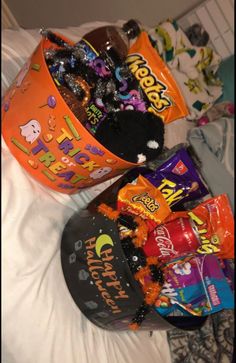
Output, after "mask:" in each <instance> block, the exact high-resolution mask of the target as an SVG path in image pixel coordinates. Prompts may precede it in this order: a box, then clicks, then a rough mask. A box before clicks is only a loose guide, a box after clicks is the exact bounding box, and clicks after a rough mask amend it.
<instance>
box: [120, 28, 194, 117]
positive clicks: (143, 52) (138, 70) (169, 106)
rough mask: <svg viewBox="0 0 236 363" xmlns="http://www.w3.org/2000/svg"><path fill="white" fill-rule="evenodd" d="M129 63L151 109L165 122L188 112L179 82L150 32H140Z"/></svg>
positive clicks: (131, 51) (128, 60)
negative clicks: (155, 47) (159, 53)
mask: <svg viewBox="0 0 236 363" xmlns="http://www.w3.org/2000/svg"><path fill="white" fill-rule="evenodd" d="M126 63H127V64H128V66H129V68H130V70H131V72H132V73H133V74H134V76H135V77H136V79H137V80H138V81H139V83H140V86H141V88H142V89H143V91H144V92H145V94H146V96H147V99H148V101H149V104H150V106H149V107H148V111H150V112H153V113H154V114H156V115H157V116H161V117H163V121H164V123H166V124H167V123H169V122H171V121H174V120H176V119H179V118H182V117H185V116H186V115H188V109H187V106H186V104H185V101H184V98H183V97H182V95H181V92H180V90H179V88H178V85H177V83H176V82H175V80H174V78H173V76H172V74H171V72H170V70H169V69H168V67H167V66H166V64H165V63H164V61H163V60H162V59H161V57H160V56H159V55H158V53H157V52H156V50H155V49H154V48H153V46H152V44H151V42H150V39H149V37H148V34H147V32H145V31H143V32H141V34H140V35H139V36H138V38H137V40H136V41H135V43H134V44H133V45H132V46H131V48H130V49H129V55H128V57H127V60H126Z"/></svg>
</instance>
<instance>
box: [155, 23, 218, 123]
mask: <svg viewBox="0 0 236 363" xmlns="http://www.w3.org/2000/svg"><path fill="white" fill-rule="evenodd" d="M149 35H150V36H151V38H152V39H153V41H154V46H155V48H156V49H157V51H158V53H159V55H160V56H161V57H162V59H163V60H164V61H165V62H166V64H167V66H168V67H169V69H170V71H171V73H172V75H173V76H174V78H175V80H176V82H177V84H178V85H179V87H180V89H181V91H182V94H183V96H184V98H185V101H186V104H187V107H188V109H189V115H188V116H187V119H188V120H194V119H198V118H200V117H201V116H202V115H203V114H204V113H205V112H206V111H207V110H208V109H210V108H211V106H212V105H213V104H214V102H215V101H216V100H217V99H218V98H219V97H220V96H221V94H222V83H221V81H220V80H219V79H218V77H217V76H216V72H217V70H218V68H219V64H220V62H221V58H220V56H219V55H218V54H216V53H215V51H213V50H212V49H211V48H210V47H207V46H205V47H199V46H193V45H192V44H191V42H190V41H189V39H188V38H187V36H186V34H185V33H184V32H183V30H182V29H181V28H180V27H179V26H178V24H177V22H176V21H171V20H168V21H165V22H163V23H161V24H159V25H158V26H157V27H156V28H155V29H152V30H150V31H149Z"/></svg>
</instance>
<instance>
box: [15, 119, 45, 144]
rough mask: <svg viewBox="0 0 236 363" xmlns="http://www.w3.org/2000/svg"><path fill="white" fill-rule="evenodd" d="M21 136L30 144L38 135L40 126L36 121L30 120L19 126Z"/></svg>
mask: <svg viewBox="0 0 236 363" xmlns="http://www.w3.org/2000/svg"><path fill="white" fill-rule="evenodd" d="M20 129H21V136H23V137H25V139H26V141H27V142H29V143H30V144H32V143H33V142H34V141H35V140H36V139H37V138H38V137H39V135H40V132H41V126H40V123H39V122H38V121H37V120H30V121H29V122H27V124H25V125H23V126H20Z"/></svg>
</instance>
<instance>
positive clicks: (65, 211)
mask: <svg viewBox="0 0 236 363" xmlns="http://www.w3.org/2000/svg"><path fill="white" fill-rule="evenodd" d="M110 183H111V181H109V182H106V183H103V184H102V185H100V187H94V188H91V189H90V190H87V191H84V192H81V193H80V194H77V195H74V196H73V197H71V196H68V195H65V194H59V193H57V192H54V191H51V190H50V189H47V188H46V187H44V186H42V185H41V184H39V183H38V182H37V181H35V180H34V179H32V178H31V177H30V176H29V175H28V174H27V173H26V172H25V171H24V169H22V168H21V166H20V165H19V164H18V162H17V161H16V160H15V158H14V157H13V156H12V155H11V154H10V153H9V150H8V148H7V146H6V145H5V143H4V141H3V142H2V197H3V198H2V225H3V229H2V328H3V329H2V348H3V349H2V350H3V352H2V361H3V363H94V362H96V363H134V362H135V363H144V362H147V363H157V362H160V363H170V362H171V359H170V351H169V346H168V342H167V337H166V332H164V331H155V332H154V333H153V336H152V337H150V336H149V332H142V331H140V332H137V333H135V332H128V331H127V332H109V331H106V330H102V329H100V328H98V327H96V326H95V325H93V324H92V323H90V322H89V320H87V319H86V318H85V317H84V316H83V315H82V313H81V312H80V311H79V309H78V308H77V306H76V305H75V303H74V301H73V300H72V298H71V296H70V294H69V292H68V290H67V287H66V284H65V281H64V277H63V274H62V269H61V263H60V240H61V233H62V231H63V228H64V225H65V223H66V221H67V220H68V219H69V218H70V216H71V215H72V214H73V213H74V211H76V210H77V209H78V208H80V207H83V206H85V205H86V204H87V203H88V201H89V200H90V199H91V198H92V197H94V196H95V195H96V194H97V193H98V192H99V191H100V189H101V190H102V189H104V187H106V186H108V184H110ZM105 184H106V185H105Z"/></svg>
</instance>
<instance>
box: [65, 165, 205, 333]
mask: <svg viewBox="0 0 236 363" xmlns="http://www.w3.org/2000/svg"><path fill="white" fill-rule="evenodd" d="M146 171H147V169H145V168H137V169H135V170H132V171H130V172H129V173H127V174H126V175H124V176H123V177H122V178H120V179H119V180H118V181H116V182H115V183H114V184H113V185H111V186H110V187H109V188H108V189H106V190H105V191H104V192H103V193H101V194H100V195H99V196H98V197H97V198H95V199H94V200H93V201H92V202H91V203H90V204H89V205H88V207H87V209H84V210H82V211H80V212H78V213H75V214H74V215H73V216H72V217H71V219H70V220H69V221H68V223H67V224H66V226H65V229H64V231H63V235H62V243H61V262H62V269H63V273H64V276H65V280H66V284H67V286H68V289H69V292H70V294H71V295H72V298H73V299H74V301H75V303H76V304H77V306H78V307H79V309H80V310H81V311H82V312H83V313H84V315H85V316H86V317H87V318H88V319H89V320H90V321H91V322H93V323H94V324H96V325H97V326H99V327H101V328H104V329H108V330H128V324H129V323H130V322H131V320H132V318H133V317H134V315H135V313H136V310H137V309H138V308H139V307H140V305H141V304H142V302H143V293H142V290H141V288H140V286H139V285H138V283H137V282H136V281H135V279H134V278H133V275H132V273H131V271H130V269H129V266H128V263H127V261H126V257H125V255H124V252H123V249H122V246H121V243H120V239H119V233H118V230H117V226H116V223H115V222H113V221H111V220H110V219H108V218H106V217H104V216H103V215H101V214H100V213H98V212H97V206H98V205H99V204H100V203H101V202H104V203H106V204H108V205H110V206H112V207H115V204H116V198H117V192H118V190H119V189H120V188H121V187H122V186H123V185H124V184H126V183H127V182H129V181H131V180H132V179H133V178H134V177H136V176H137V175H138V174H140V173H141V174H145V172H146ZM205 320H206V318H205V317H195V316H191V317H186V316H185V317H183V316H173V317H167V318H164V317H162V316H160V315H159V314H158V313H157V312H156V311H155V310H154V309H153V310H151V312H150V313H148V314H147V316H146V318H145V320H144V322H143V323H142V324H141V327H140V329H142V330H168V329H172V328H174V327H177V328H181V329H187V330H193V329H197V328H200V327H201V326H202V324H203V323H204V322H205Z"/></svg>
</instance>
